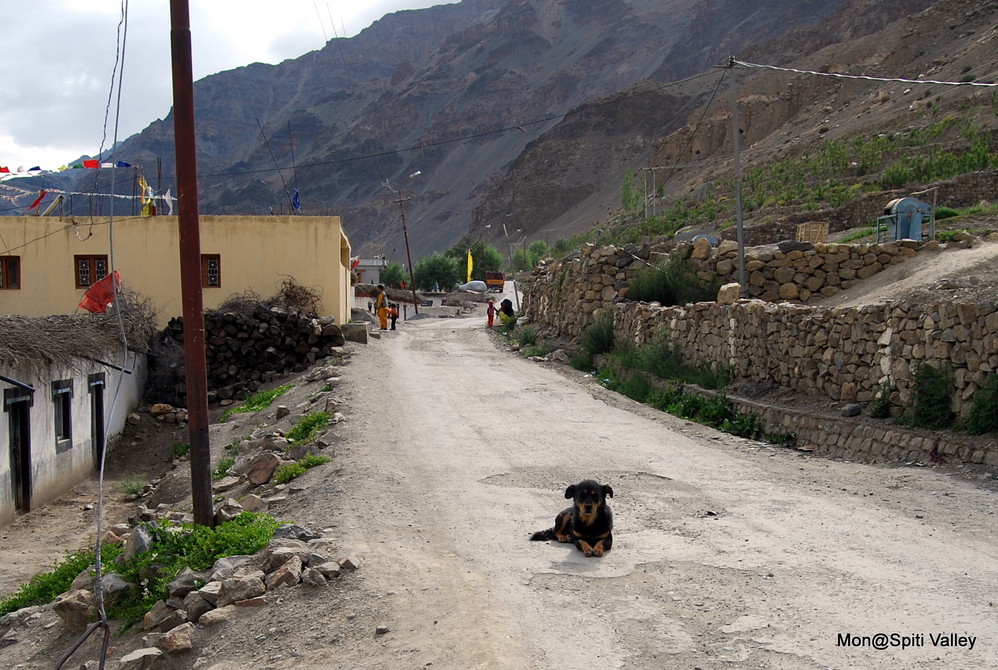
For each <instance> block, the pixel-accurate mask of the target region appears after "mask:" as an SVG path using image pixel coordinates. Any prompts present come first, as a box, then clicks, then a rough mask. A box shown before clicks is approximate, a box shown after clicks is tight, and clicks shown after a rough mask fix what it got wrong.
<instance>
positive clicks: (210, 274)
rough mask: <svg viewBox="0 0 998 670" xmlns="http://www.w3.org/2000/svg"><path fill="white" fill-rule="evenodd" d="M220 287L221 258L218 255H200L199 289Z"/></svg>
mask: <svg viewBox="0 0 998 670" xmlns="http://www.w3.org/2000/svg"><path fill="white" fill-rule="evenodd" d="M221 286H222V257H221V255H219V254H201V288H220V287H221Z"/></svg>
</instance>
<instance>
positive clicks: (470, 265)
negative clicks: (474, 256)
mask: <svg viewBox="0 0 998 670" xmlns="http://www.w3.org/2000/svg"><path fill="white" fill-rule="evenodd" d="M473 265H474V263H472V261H471V249H468V279H467V281H471V268H472V266H473Z"/></svg>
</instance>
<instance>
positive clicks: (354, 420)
mask: <svg viewBox="0 0 998 670" xmlns="http://www.w3.org/2000/svg"><path fill="white" fill-rule="evenodd" d="M483 326H484V316H482V317H480V318H479V317H475V318H464V319H429V320H422V321H412V322H409V323H406V324H404V325H403V326H402V328H401V330H399V331H398V332H396V333H390V334H387V336H386V337H385V338H384V339H382V340H380V341H379V340H375V341H373V342H372V343H371V344H370V345H368V346H367V347H362V348H358V349H357V350H356V351H357V353H356V354H355V355H354V356H353V358H352V361H351V363H350V364H349V365H348V366H347V367H346V368H345V369H344V375H343V378H342V379H341V381H340V382H338V386H337V387H336V391H337V393H339V394H340V395H341V396H343V398H344V406H343V410H344V411H345V412H346V413H347V421H346V422H344V423H342V424H340V425H339V426H337V428H336V429H335V431H334V432H335V434H336V439H335V440H334V441H335V445H336V446H335V454H336V457H335V459H334V461H333V462H332V463H331V464H330V465H327V466H323V467H320V468H315V469H314V470H310V471H309V472H308V473H307V474H306V475H304V476H303V477H302V478H300V480H298V481H300V482H301V483H302V484H303V485H305V486H308V490H306V491H304V492H303V493H299V494H296V495H294V496H291V497H289V498H288V500H287V501H286V502H285V503H284V506H283V507H272V508H271V509H270V512H271V513H272V514H274V515H275V516H276V517H278V518H281V519H290V520H295V521H297V522H299V523H302V524H305V525H308V526H310V527H313V528H329V529H332V530H331V532H332V533H334V534H335V535H336V536H337V537H339V538H340V549H341V550H342V551H343V552H345V553H352V554H354V555H355V556H356V557H357V558H358V559H359V561H360V564H361V567H360V569H359V570H357V571H356V572H353V573H347V574H345V575H344V576H343V577H341V578H340V579H339V580H337V581H335V582H333V583H331V584H330V585H329V586H327V587H326V588H324V589H316V588H307V587H299V588H296V589H294V590H291V591H287V592H285V594H284V595H279V596H278V597H277V598H275V599H274V600H272V602H271V603H270V604H269V605H268V606H266V607H262V608H259V609H252V608H251V609H248V610H246V611H245V613H243V614H241V615H240V616H239V617H238V618H236V619H234V620H233V621H231V622H229V623H226V624H222V625H220V626H218V627H215V628H212V629H210V630H200V631H199V632H198V633H197V634H196V646H195V649H194V651H193V652H192V653H191V654H189V655H187V656H184V657H178V658H175V659H171V660H170V661H169V665H165V666H163V667H164V668H198V669H199V670H201V669H210V670H245V669H246V668H273V669H275V670H278V669H285V668H288V669H290V668H296V669H297V668H309V669H310V668H329V669H344V670H345V669H347V668H351V669H353V668H379V669H384V668H388V669H394V668H413V669H415V668H434V669H438V670H439V669H445V670H467V669H470V668H484V669H497V670H498V669H503V670H506V669H508V670H523V669H528V668H530V669H533V668H537V669H545V670H546V669H549V668H551V669H554V668H564V667H583V666H586V667H589V666H592V667H610V668H627V669H646V668H647V669H651V668H677V669H689V670H693V669H694V668H702V669H703V670H714V669H720V668H724V669H731V668H738V669H750V670H751V669H762V668H766V669H774V670H775V669H781V670H784V669H797V668H802V669H803V668H806V669H815V670H817V669H824V668H836V669H838V668H864V669H871V668H872V669H878V668H880V669H888V668H890V669H891V670H897V669H902V670H904V669H909V668H998V613H996V609H995V599H996V595H998V523H996V521H998V517H996V503H995V494H994V493H993V492H991V491H988V490H985V489H982V488H975V487H974V486H973V485H972V484H969V483H966V482H964V481H961V480H959V479H956V478H954V477H951V476H948V475H945V474H943V473H942V472H940V471H936V470H931V469H916V468H909V469H899V468H884V467H869V466H861V465H856V464H850V463H837V462H831V461H826V460H821V459H811V458H809V457H807V456H806V455H802V454H800V453H797V452H791V451H787V450H783V449H778V448H775V447H769V446H766V445H763V444H760V443H754V442H749V441H746V440H741V439H738V438H733V437H730V436H726V435H721V434H718V433H715V432H713V431H710V430H708V429H705V428H702V427H700V426H696V425H694V424H690V423H687V422H684V421H681V420H678V419H675V418H673V417H669V416H667V415H662V414H659V413H657V412H654V411H652V410H649V409H647V408H645V407H643V406H641V405H638V404H636V403H633V402H631V401H628V400H626V399H624V398H621V397H619V396H616V395H614V394H610V393H607V392H606V391H605V390H603V389H602V388H601V387H599V386H598V385H597V384H595V382H594V381H593V380H592V379H591V378H586V377H584V376H582V375H581V374H579V373H576V372H574V371H565V370H562V369H553V368H548V367H545V366H544V365H541V364H537V363H533V362H529V361H526V360H523V359H521V358H518V357H516V356H514V355H512V354H509V353H506V352H504V351H502V350H500V349H497V348H496V346H495V344H494V342H492V341H491V339H490V337H489V335H488V333H486V331H485V329H484V327H483ZM295 400H296V399H295V398H294V396H293V395H292V394H289V396H288V401H289V402H288V404H292V403H293V402H294V401H295ZM245 416H246V417H248V418H247V419H246V420H247V421H249V422H250V423H249V424H248V425H252V424H253V423H259V422H260V421H261V420H265V417H264V415H263V414H261V415H260V416H258V417H253V416H252V415H245ZM234 430H238V428H234ZM587 477H592V478H596V479H599V480H600V481H602V482H605V483H609V484H611V485H612V486H613V490H614V492H615V497H614V498H613V499H612V500H611V503H612V506H613V510H614V514H615V518H616V528H615V533H614V535H615V541H614V547H613V550H612V551H611V552H609V554H607V555H606V556H605V557H603V558H585V557H583V556H582V555H581V554H580V553H579V552H578V551H577V550H575V549H574V548H573V547H571V546H569V545H558V544H549V543H546V542H528V541H527V537H528V535H529V534H530V533H531V532H532V531H535V530H539V529H542V528H546V527H549V526H550V525H551V524H552V522H553V520H554V515H555V514H556V513H557V512H558V511H559V510H560V509H562V507H564V506H565V503H566V501H565V500H564V498H563V491H564V489H565V487H566V486H567V485H569V484H572V483H575V482H577V481H579V480H580V479H583V478H587ZM378 627H386V628H387V632H383V633H380V634H379V633H378V632H377V629H378ZM879 633H885V634H887V635H890V634H892V633H897V634H899V635H903V636H908V638H909V640H908V641H909V642H910V644H911V645H912V646H909V648H906V649H901V648H900V647H889V648H887V649H884V650H877V649H873V648H871V647H869V646H865V647H847V646H839V645H838V642H839V641H840V640H839V635H840V634H841V635H847V634H848V635H851V636H866V637H868V638H872V637H873V636H874V635H876V634H879ZM940 634H944V635H946V636H947V637H946V638H945V639H946V640H947V641H951V640H953V639H954V638H951V637H949V635H951V634H955V635H958V636H966V637H968V638H973V639H974V647H973V649H969V648H968V647H966V646H965V647H942V646H934V645H933V641H934V640H938V639H939V638H938V636H939V635H940ZM932 636H936V637H932ZM135 638H137V636H134V637H126V638H119V639H117V640H116V642H115V644H116V645H119V646H120V648H121V649H124V648H128V647H134V646H137V645H138V642H137V639H135ZM67 639H68V638H67V637H66V636H65V635H64V636H63V638H62V639H61V640H60V642H61V644H62V645H63V646H62V647H61V648H59V653H61V652H62V651H64V649H65V645H66V643H67ZM852 639H853V638H852V637H850V640H852ZM956 640H957V641H959V638H956ZM871 641H872V640H871ZM898 642H899V643H900V642H901V639H900V638H898ZM39 644H41V642H39ZM966 644H968V645H969V640H968V641H967V642H966ZM19 648H22V645H21V644H20V643H19V644H18V645H15V646H12V647H8V648H6V649H0V659H4V657H5V654H10V653H12V652H13V651H14V650H17V649H19ZM117 653H118V655H120V653H121V652H120V651H119V652H117ZM57 655H58V654H56V656H57ZM54 657H55V656H53V658H54ZM8 658H10V657H9V656H8ZM35 658H36V659H37V658H38V656H36V657H35ZM12 667H14V668H18V667H25V668H29V667H30V668H35V667H38V668H42V667H51V664H50V663H46V664H27V665H24V666H18V665H17V664H16V661H14V663H13V664H12Z"/></svg>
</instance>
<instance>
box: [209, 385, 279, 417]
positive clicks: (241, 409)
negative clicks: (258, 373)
mask: <svg viewBox="0 0 998 670" xmlns="http://www.w3.org/2000/svg"><path fill="white" fill-rule="evenodd" d="M293 388H294V384H284V385H283V386H278V387H277V388H275V389H271V390H269V391H260V392H258V393H254V394H253V395H251V396H250V397H248V398H246V400H244V401H243V403H242V404H241V405H237V406H235V407H230V408H229V409H227V410H225V412H223V413H222V416H220V417H219V419H218V420H219V422H223V421H225V420H226V419H228V418H229V417H230V416H232V415H233V414H244V413H247V412H259V411H260V410H262V409H267V408H268V407H270V403H272V402H274V400H275V399H276V398H278V397H280V396H282V395H284V394H285V393H287V392H288V391H290V390H291V389H293Z"/></svg>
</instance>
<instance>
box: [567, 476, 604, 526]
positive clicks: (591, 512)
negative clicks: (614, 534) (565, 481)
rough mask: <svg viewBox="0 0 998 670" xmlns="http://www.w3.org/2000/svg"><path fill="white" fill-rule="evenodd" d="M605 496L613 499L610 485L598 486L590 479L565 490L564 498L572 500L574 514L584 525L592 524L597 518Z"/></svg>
mask: <svg viewBox="0 0 998 670" xmlns="http://www.w3.org/2000/svg"><path fill="white" fill-rule="evenodd" d="M607 496H610V497H611V498H612V497H613V489H612V488H610V485H609V484H599V483H597V482H594V481H593V480H591V479H587V480H585V481H582V482H579V483H578V484H572V485H571V486H569V487H568V488H567V489H565V497H566V498H572V500H573V502H574V504H575V512H576V514H577V515H578V516H579V518H580V519H581V520H582V522H583V523H584V524H586V525H589V524H591V523H593V522H594V521H596V519H597V517H599V513H600V510H601V509H603V506H604V505H605V504H606V498H607Z"/></svg>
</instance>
